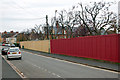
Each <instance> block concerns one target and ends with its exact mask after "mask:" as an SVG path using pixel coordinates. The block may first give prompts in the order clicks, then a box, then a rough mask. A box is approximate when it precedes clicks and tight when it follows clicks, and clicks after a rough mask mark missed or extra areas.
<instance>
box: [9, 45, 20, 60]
mask: <svg viewBox="0 0 120 80" xmlns="http://www.w3.org/2000/svg"><path fill="white" fill-rule="evenodd" d="M10 58H19V59H22V55H21V51H20V49H19V48H18V47H11V48H9V50H8V52H7V59H10Z"/></svg>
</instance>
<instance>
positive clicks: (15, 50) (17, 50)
mask: <svg viewBox="0 0 120 80" xmlns="http://www.w3.org/2000/svg"><path fill="white" fill-rule="evenodd" d="M9 51H10V52H19V49H10V50H9Z"/></svg>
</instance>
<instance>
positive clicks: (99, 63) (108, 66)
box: [22, 49, 120, 71]
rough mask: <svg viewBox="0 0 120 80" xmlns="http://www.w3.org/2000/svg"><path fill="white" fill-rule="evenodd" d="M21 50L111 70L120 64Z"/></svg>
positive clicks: (118, 69)
mask: <svg viewBox="0 0 120 80" xmlns="http://www.w3.org/2000/svg"><path fill="white" fill-rule="evenodd" d="M22 50H23V51H28V52H32V53H34V54H40V55H44V56H50V57H54V58H58V59H63V60H67V61H71V62H75V63H80V64H85V65H90V66H94V67H98V68H103V69H108V70H113V71H120V65H118V64H115V63H110V62H102V61H96V60H88V59H84V58H77V57H71V56H63V55H59V54H50V53H45V52H40V51H34V50H28V49H22Z"/></svg>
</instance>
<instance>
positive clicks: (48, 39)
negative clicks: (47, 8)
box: [46, 15, 49, 40]
mask: <svg viewBox="0 0 120 80" xmlns="http://www.w3.org/2000/svg"><path fill="white" fill-rule="evenodd" d="M46 28H47V39H48V40H49V31H48V15H46Z"/></svg>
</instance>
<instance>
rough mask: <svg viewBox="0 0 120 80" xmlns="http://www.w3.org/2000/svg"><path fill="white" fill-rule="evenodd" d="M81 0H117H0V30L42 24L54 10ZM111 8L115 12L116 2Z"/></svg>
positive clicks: (21, 28) (52, 14) (85, 0)
mask: <svg viewBox="0 0 120 80" xmlns="http://www.w3.org/2000/svg"><path fill="white" fill-rule="evenodd" d="M82 1H84V2H83V3H85V4H89V2H94V1H118V0H0V32H3V31H11V30H13V31H19V32H20V31H23V30H25V29H27V28H32V27H34V26H35V24H37V25H39V24H43V23H45V16H46V15H48V17H49V21H50V19H51V17H53V16H54V15H55V10H58V11H61V10H63V9H66V10H68V9H70V8H72V6H74V5H77V4H78V3H79V2H82ZM111 9H113V10H114V11H115V12H117V4H116V5H114V6H113V8H111Z"/></svg>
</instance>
